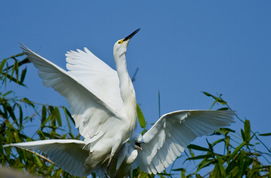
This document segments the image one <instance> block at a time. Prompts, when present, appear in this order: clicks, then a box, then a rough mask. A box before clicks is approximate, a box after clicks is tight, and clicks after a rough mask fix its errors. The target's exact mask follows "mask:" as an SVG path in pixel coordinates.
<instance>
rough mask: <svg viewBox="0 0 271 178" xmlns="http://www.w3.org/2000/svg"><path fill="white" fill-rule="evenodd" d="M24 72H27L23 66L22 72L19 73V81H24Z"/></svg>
mask: <svg viewBox="0 0 271 178" xmlns="http://www.w3.org/2000/svg"><path fill="white" fill-rule="evenodd" d="M26 72H27V69H26V68H24V69H23V70H22V73H21V78H20V82H21V83H23V82H24V79H25V76H26Z"/></svg>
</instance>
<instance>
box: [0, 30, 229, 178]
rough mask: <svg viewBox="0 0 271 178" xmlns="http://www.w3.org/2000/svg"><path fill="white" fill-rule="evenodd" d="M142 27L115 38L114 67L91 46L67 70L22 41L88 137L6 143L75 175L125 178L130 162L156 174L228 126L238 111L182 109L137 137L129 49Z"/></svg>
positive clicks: (73, 54) (71, 57) (70, 58)
mask: <svg viewBox="0 0 271 178" xmlns="http://www.w3.org/2000/svg"><path fill="white" fill-rule="evenodd" d="M138 31H139V29H137V30H135V31H134V32H133V33H131V34H130V35H128V36H127V37H125V38H123V39H121V40H118V41H117V42H116V43H115V45H114V47H113V55H114V59H115V63H116V70H114V69H112V68H111V67H110V66H108V65H107V64H105V63H104V62H103V61H102V60H100V59H99V58H98V57H96V56H95V55H94V54H93V53H92V52H91V51H89V50H88V49H87V48H84V50H76V51H68V52H67V54H66V62H67V64H66V68H67V70H63V69H62V68H60V67H58V66H57V65H55V64H54V63H52V62H50V61H49V60H47V59H45V58H43V57H42V56H40V55H38V54H37V53H35V52H33V51H32V50H30V49H28V48H27V47H25V46H22V49H23V51H24V53H25V54H26V55H27V56H28V58H29V60H30V61H31V62H32V63H33V64H34V66H35V67H36V68H37V69H38V72H39V76H40V78H41V79H42V81H43V83H44V85H45V86H48V87H52V88H53V89H54V90H56V91H57V92H58V93H60V94H61V95H63V96H64V97H65V98H66V99H67V101H68V103H69V104H70V106H71V110H72V114H73V115H72V116H73V118H74V121H75V125H76V127H77V128H78V129H79V133H80V134H81V135H82V136H83V138H84V140H75V139H51V140H39V141H31V142H24V143H11V144H6V145H4V146H5V147H8V146H15V147H19V148H22V149H26V150H32V151H35V152H42V153H43V154H45V155H46V157H48V158H49V159H50V160H52V161H53V162H54V163H55V164H56V165H57V166H58V167H60V168H62V169H63V170H65V171H67V172H69V173H70V174H72V175H75V176H87V175H89V174H90V173H92V172H96V173H97V174H98V175H100V176H101V177H121V176H124V175H125V174H127V171H129V168H130V167H131V165H133V166H138V167H139V168H140V169H141V170H142V171H145V172H147V173H152V174H156V173H160V172H162V171H163V170H165V169H166V168H167V167H168V166H169V165H170V164H171V163H172V162H173V161H174V160H175V159H177V157H178V156H180V155H181V153H182V152H183V151H184V149H185V148H186V146H187V145H188V144H189V143H190V142H191V141H193V140H194V139H195V138H196V137H199V136H203V135H208V134H211V133H212V132H213V131H215V130H216V129H218V128H220V127H225V126H229V125H230V124H231V123H232V122H233V115H234V113H233V112H232V111H229V110H219V111H211V110H178V111H174V112H170V113H167V114H165V115H163V116H162V117H160V118H159V119H158V121H157V122H156V123H155V124H154V125H153V126H152V127H151V128H150V129H149V130H148V131H147V132H146V133H144V134H143V135H140V136H139V137H138V138H136V139H133V137H132V135H133V132H134V129H135V126H136V119H137V112H136V95H135V90H134V87H133V83H132V81H131V78H130V76H129V74H128V71H127V65H126V51H127V47H128V43H129V41H130V39H131V38H132V37H133V36H134V35H135V34H136V33H137V32H138Z"/></svg>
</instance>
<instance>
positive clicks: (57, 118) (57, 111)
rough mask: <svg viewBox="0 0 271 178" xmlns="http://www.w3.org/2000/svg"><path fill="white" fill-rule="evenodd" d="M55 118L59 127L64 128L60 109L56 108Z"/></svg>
mask: <svg viewBox="0 0 271 178" xmlns="http://www.w3.org/2000/svg"><path fill="white" fill-rule="evenodd" d="M54 117H55V119H56V121H57V124H58V126H60V127H61V126H62V119H61V115H60V112H59V109H58V107H54Z"/></svg>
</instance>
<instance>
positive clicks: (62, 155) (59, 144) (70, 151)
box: [4, 139, 89, 176]
mask: <svg viewBox="0 0 271 178" xmlns="http://www.w3.org/2000/svg"><path fill="white" fill-rule="evenodd" d="M8 146H15V147H18V148H22V149H26V150H32V151H34V152H36V153H37V155H39V152H42V153H43V154H45V155H46V157H48V158H49V159H50V160H52V161H53V162H54V163H55V164H56V165H57V166H58V167H60V168H62V169H63V170H65V171H66V172H69V173H70V174H72V175H76V176H87V175H88V174H89V170H88V169H87V168H86V167H85V165H84V163H85V159H86V158H87V157H88V155H89V152H88V151H86V150H84V149H83V148H84V146H85V142H83V141H80V140H72V139H65V140H61V139H52V140H39V141H31V142H24V143H13V144H7V145H4V147H8Z"/></svg>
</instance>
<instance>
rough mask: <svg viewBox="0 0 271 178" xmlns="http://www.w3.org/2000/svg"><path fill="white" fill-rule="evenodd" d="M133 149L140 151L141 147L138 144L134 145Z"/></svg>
mask: <svg viewBox="0 0 271 178" xmlns="http://www.w3.org/2000/svg"><path fill="white" fill-rule="evenodd" d="M135 149H137V150H139V151H142V150H143V149H142V147H141V146H138V145H135Z"/></svg>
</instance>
